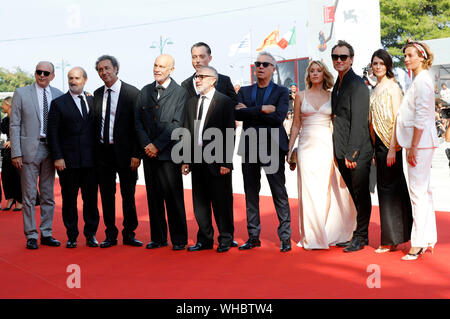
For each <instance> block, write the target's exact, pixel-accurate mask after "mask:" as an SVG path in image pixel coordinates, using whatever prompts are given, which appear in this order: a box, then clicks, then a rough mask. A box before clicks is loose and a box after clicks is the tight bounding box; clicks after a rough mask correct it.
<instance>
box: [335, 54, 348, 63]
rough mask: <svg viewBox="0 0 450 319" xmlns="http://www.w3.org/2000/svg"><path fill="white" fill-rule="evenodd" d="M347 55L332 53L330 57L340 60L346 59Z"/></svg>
mask: <svg viewBox="0 0 450 319" xmlns="http://www.w3.org/2000/svg"><path fill="white" fill-rule="evenodd" d="M348 57H349V55H348V54H341V55H339V54H332V55H331V58H332V59H333V61H337V60H338V59H341V61H342V62H345V61H347V58H348Z"/></svg>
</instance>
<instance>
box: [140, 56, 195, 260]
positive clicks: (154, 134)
mask: <svg viewBox="0 0 450 319" xmlns="http://www.w3.org/2000/svg"><path fill="white" fill-rule="evenodd" d="M174 66H175V60H174V59H173V57H172V56H170V55H168V54H162V55H160V56H158V57H157V58H156V60H155V62H154V64H153V76H154V79H155V81H154V82H153V83H150V84H148V85H146V86H144V87H143V88H142V90H141V92H140V94H139V96H138V101H137V104H136V132H137V136H138V140H139V144H140V147H141V149H142V150H143V151H144V153H145V155H144V175H145V186H146V190H147V202H148V212H149V217H150V235H151V241H150V242H149V243H148V244H147V246H146V248H147V249H155V248H160V247H165V246H167V245H168V242H167V226H168V227H169V231H170V239H171V242H172V249H173V250H178V251H180V250H184V249H185V248H186V245H187V222H186V211H185V206H184V190H183V178H182V176H181V169H180V167H181V165H180V164H176V163H174V162H173V161H172V157H171V153H172V148H173V146H174V144H175V141H174V140H172V139H171V136H172V131H173V130H175V129H176V128H179V127H181V126H183V121H184V109H185V105H186V101H187V98H188V94H187V92H186V90H185V89H184V88H183V87H181V86H180V85H178V84H177V83H176V82H175V80H173V79H172V78H171V74H172V73H173V71H174V69H175V67H174ZM164 206H165V207H166V208H164ZM166 210H167V220H166Z"/></svg>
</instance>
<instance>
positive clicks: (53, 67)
mask: <svg viewBox="0 0 450 319" xmlns="http://www.w3.org/2000/svg"><path fill="white" fill-rule="evenodd" d="M41 63H48V64H50V66H51V67H52V70H53V71H52V73H55V66H54V65H53V63H52V62H50V61H39V62H38V64H36V69H37V67H38V65H39V64H41Z"/></svg>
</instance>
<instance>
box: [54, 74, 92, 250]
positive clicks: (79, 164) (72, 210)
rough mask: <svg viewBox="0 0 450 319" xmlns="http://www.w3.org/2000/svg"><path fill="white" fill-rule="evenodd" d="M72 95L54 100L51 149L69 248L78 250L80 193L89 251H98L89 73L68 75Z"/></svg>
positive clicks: (84, 231)
mask: <svg viewBox="0 0 450 319" xmlns="http://www.w3.org/2000/svg"><path fill="white" fill-rule="evenodd" d="M68 79H69V92H67V93H66V94H64V95H62V96H60V97H59V98H57V99H55V100H53V102H52V104H51V109H50V112H49V115H48V134H47V139H48V145H49V147H50V152H51V154H52V158H53V160H54V164H55V167H56V169H57V172H58V175H59V184H60V185H61V195H62V201H63V205H62V217H63V221H64V226H65V227H66V230H67V232H66V233H67V237H68V241H67V244H66V247H67V248H76V247H77V237H78V234H79V232H78V210H77V198H78V191H79V190H80V189H81V194H82V198H83V219H84V230H83V234H84V235H85V237H86V243H87V246H89V247H97V246H98V242H97V240H96V239H95V234H96V232H97V228H98V222H99V213H98V208H97V181H96V179H95V170H94V166H95V162H94V117H93V114H92V113H93V112H92V107H93V97H92V96H86V94H85V93H84V91H83V89H84V85H85V83H86V81H87V74H86V71H85V70H84V69H83V68H81V67H75V68H73V69H71V70H70V71H69V73H68Z"/></svg>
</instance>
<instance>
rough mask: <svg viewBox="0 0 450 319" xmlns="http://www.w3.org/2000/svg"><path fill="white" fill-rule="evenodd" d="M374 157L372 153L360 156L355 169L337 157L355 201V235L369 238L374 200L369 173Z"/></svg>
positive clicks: (341, 171)
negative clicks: (372, 198)
mask: <svg viewBox="0 0 450 319" xmlns="http://www.w3.org/2000/svg"><path fill="white" fill-rule="evenodd" d="M371 162H372V157H371V156H370V155H366V156H363V154H361V155H360V157H359V158H358V160H357V162H356V163H357V164H356V168H355V169H348V168H347V166H345V159H337V163H338V168H339V172H340V173H341V175H342V178H343V179H344V181H345V184H347V188H348V190H349V191H350V194H351V195H352V198H353V202H354V203H355V207H356V211H357V217H356V230H355V231H354V232H353V237H360V238H363V239H367V238H368V236H369V222H370V213H371V211H372V200H371V198H370V191H369V175H370V165H371Z"/></svg>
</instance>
